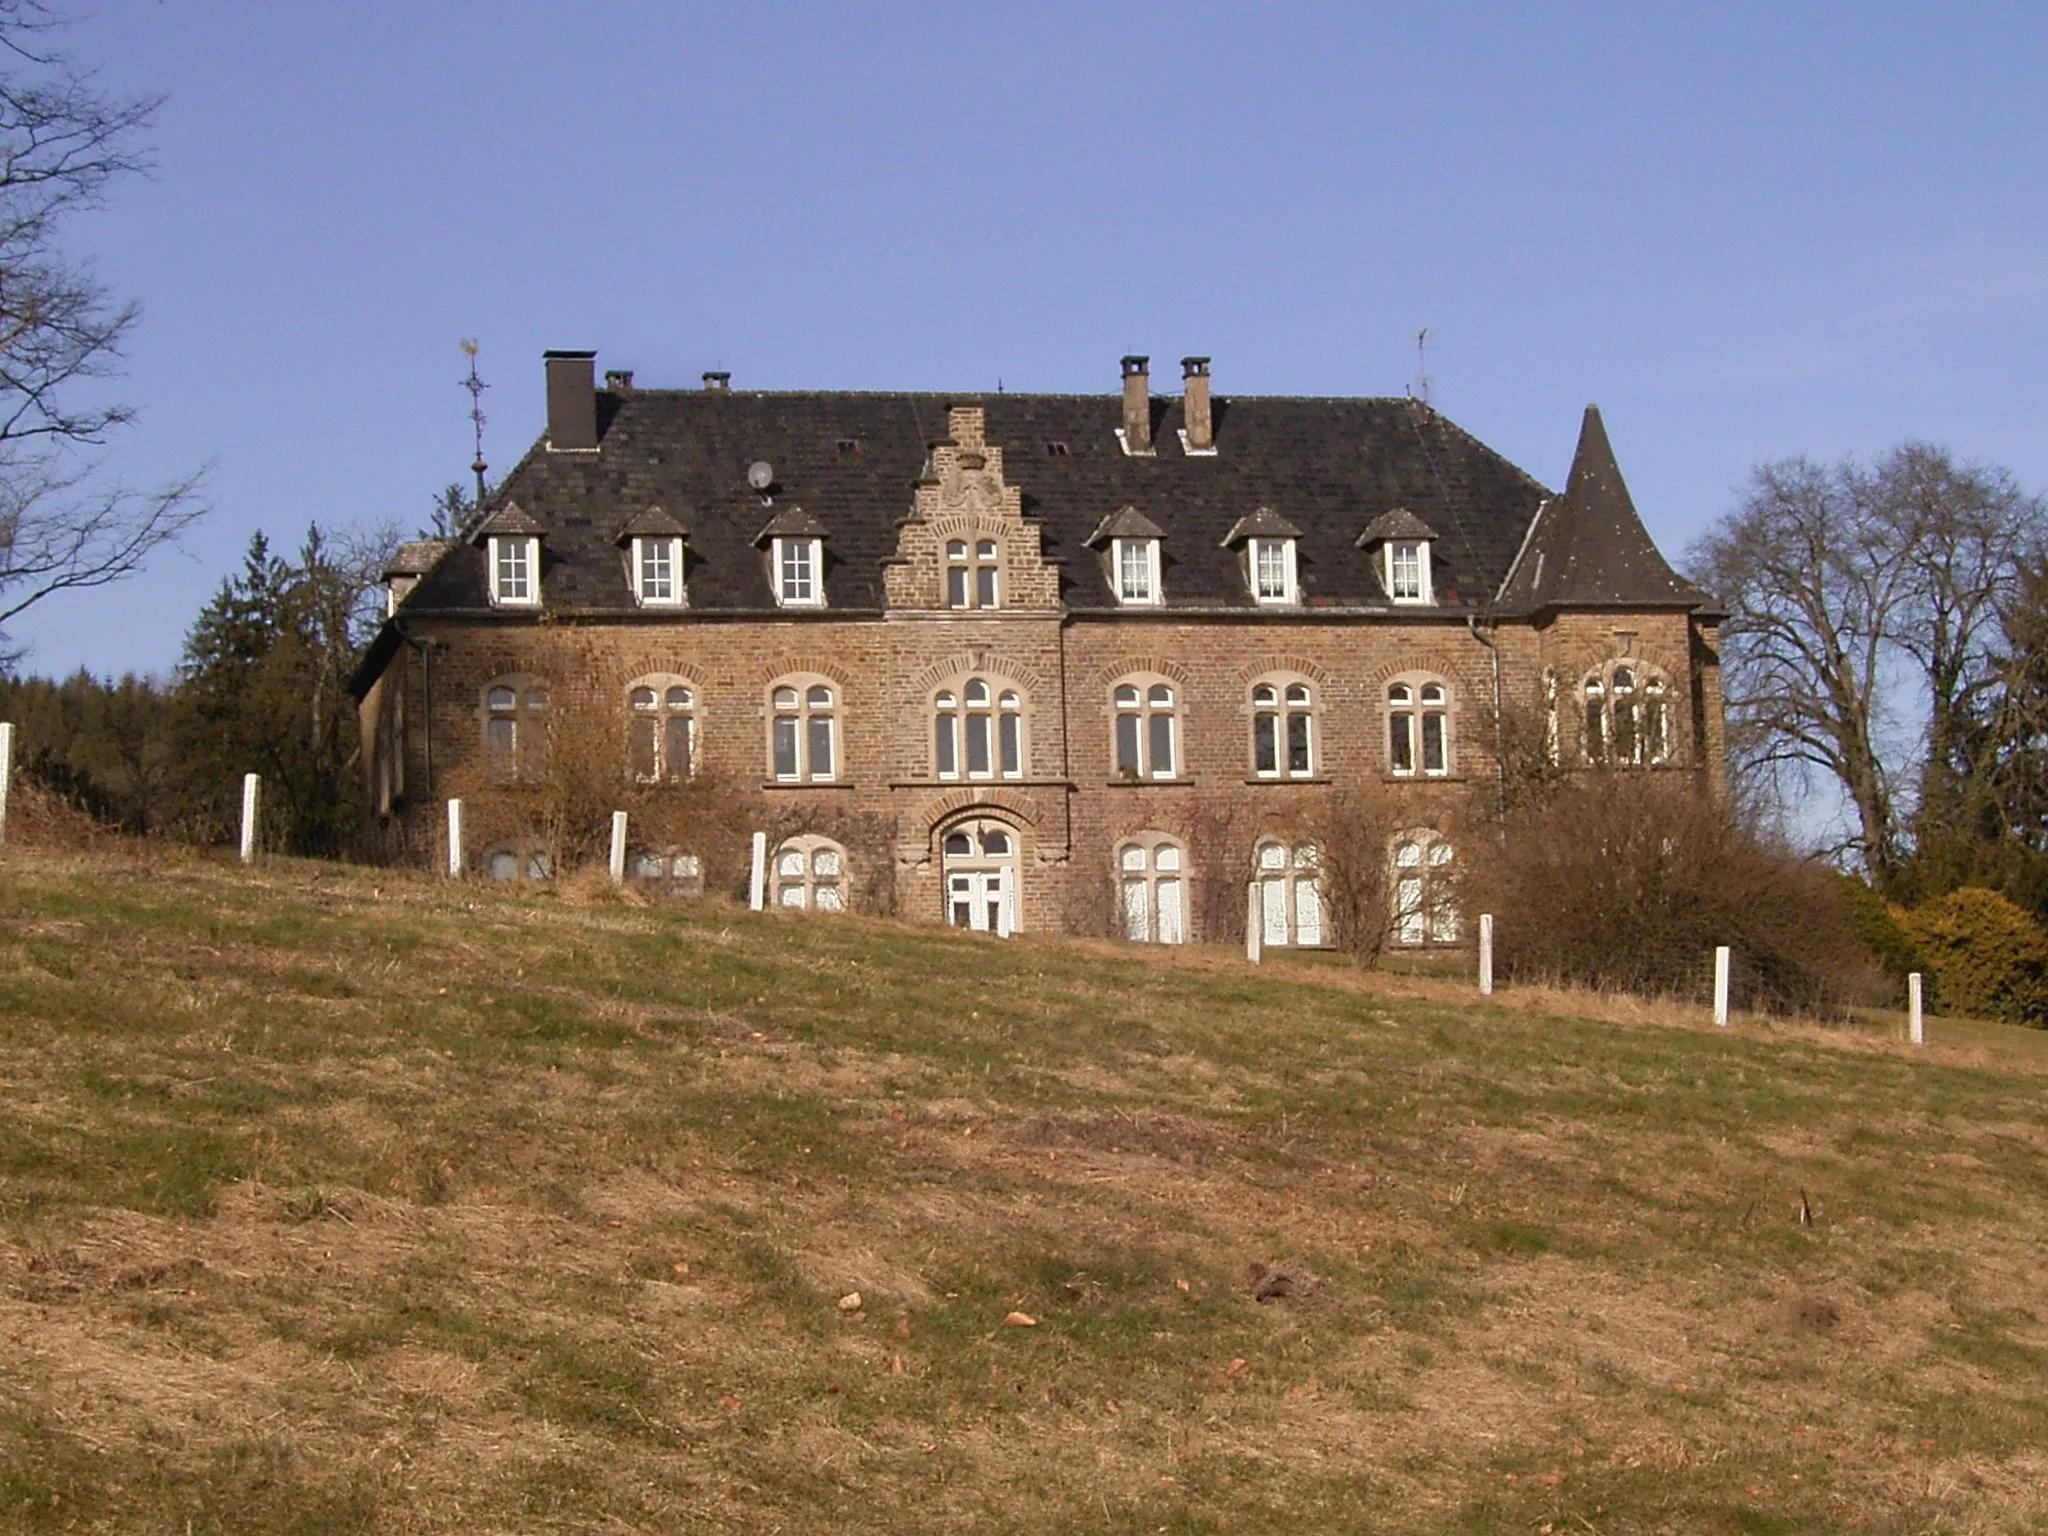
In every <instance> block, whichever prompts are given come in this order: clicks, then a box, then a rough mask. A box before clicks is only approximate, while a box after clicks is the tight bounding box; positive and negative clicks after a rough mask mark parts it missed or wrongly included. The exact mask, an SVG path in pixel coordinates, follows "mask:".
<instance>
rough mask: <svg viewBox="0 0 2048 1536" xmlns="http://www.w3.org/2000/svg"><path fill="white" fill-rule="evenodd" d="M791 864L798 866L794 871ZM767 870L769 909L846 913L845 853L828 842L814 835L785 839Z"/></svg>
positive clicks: (824, 838) (828, 840)
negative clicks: (792, 899)
mask: <svg viewBox="0 0 2048 1536" xmlns="http://www.w3.org/2000/svg"><path fill="white" fill-rule="evenodd" d="M792 863H794V864H795V865H796V866H797V867H796V868H795V869H793V870H792V869H791V868H789V866H790V865H791V864H792ZM768 869H769V880H770V890H769V894H770V898H771V899H770V902H769V905H771V906H773V907H776V908H778V909H780V908H784V907H787V908H789V909H790V910H792V911H798V912H844V911H845V910H846V885H847V878H846V850H845V849H844V848H843V847H841V846H840V845H839V844H838V843H835V842H833V841H832V839H831V838H829V837H820V836H818V835H817V834H816V833H806V834H804V835H802V836H799V837H792V838H786V839H785V840H784V841H782V842H781V843H779V844H777V845H776V848H775V853H774V855H773V857H771V858H770V860H769V862H768ZM791 896H795V897H796V898H797V899H796V900H795V901H791V900H790V899H789V898H790V897H791Z"/></svg>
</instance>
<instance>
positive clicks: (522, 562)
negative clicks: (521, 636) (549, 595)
mask: <svg viewBox="0 0 2048 1536" xmlns="http://www.w3.org/2000/svg"><path fill="white" fill-rule="evenodd" d="M544 532H546V530H545V529H544V528H542V527H541V525H540V524H539V523H537V522H535V521H534V520H533V519H532V518H530V517H528V516H527V515H526V514H525V513H524V512H522V511H521V510H520V509H519V504H518V503H517V502H513V501H508V502H506V503H505V504H504V505H503V506H502V507H500V508H498V510H497V511H495V512H493V513H492V514H491V515H490V516H489V517H487V518H485V519H484V521H483V525H482V526H481V527H479V528H478V529H477V530H476V534H475V535H473V536H474V537H480V538H482V540H483V544H484V580H485V582H486V583H488V586H489V591H490V594H491V605H492V606H493V607H496V608H538V607H539V606H540V540H541V535H542V534H543V533H544Z"/></svg>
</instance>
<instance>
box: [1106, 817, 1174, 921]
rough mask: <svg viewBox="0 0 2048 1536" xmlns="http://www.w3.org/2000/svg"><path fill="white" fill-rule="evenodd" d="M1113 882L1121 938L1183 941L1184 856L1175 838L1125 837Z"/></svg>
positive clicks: (1118, 850) (1153, 834) (1145, 834)
mask: <svg viewBox="0 0 2048 1536" xmlns="http://www.w3.org/2000/svg"><path fill="white" fill-rule="evenodd" d="M1116 881H1117V907H1118V911H1119V913H1120V915H1121V918H1122V922H1123V930H1124V938H1125V939H1127V940H1129V941H1130V942H1131V943H1133V944H1185V943H1186V942H1187V938H1188V926H1187V925H1188V855H1187V849H1186V848H1185V847H1183V846H1182V845H1181V843H1180V841H1179V840H1178V839H1176V838H1172V837H1167V836H1165V835H1164V834H1162V833H1157V832H1140V833H1138V834H1137V835H1136V836H1134V837H1127V838H1125V839H1124V840H1123V841H1122V842H1120V843H1118V844H1117V848H1116Z"/></svg>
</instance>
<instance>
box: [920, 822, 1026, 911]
mask: <svg viewBox="0 0 2048 1536" xmlns="http://www.w3.org/2000/svg"><path fill="white" fill-rule="evenodd" d="M939 865H940V873H941V878H942V879H943V880H944V881H945V901H946V921H947V922H948V923H950V924H952V925H953V926H954V927H955V928H970V929H972V930H974V931H975V932H976V933H993V934H995V935H997V936H998V937H1000V938H1008V937H1009V936H1010V935H1011V934H1012V933H1015V932H1016V931H1017V834H1016V833H1015V832H1013V831H1012V830H1011V829H1010V828H1009V827H1006V826H1004V825H1003V824H1002V823H1001V822H998V821H967V822H961V823H960V824H958V825H957V826H953V827H949V828H947V829H946V833H945V836H944V837H943V838H941V839H940V843H939Z"/></svg>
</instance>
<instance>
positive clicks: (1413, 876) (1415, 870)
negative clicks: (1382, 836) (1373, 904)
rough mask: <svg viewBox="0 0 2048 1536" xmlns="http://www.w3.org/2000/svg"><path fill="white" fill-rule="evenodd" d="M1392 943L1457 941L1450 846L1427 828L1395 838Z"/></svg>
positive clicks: (1454, 892) (1454, 889)
mask: <svg viewBox="0 0 2048 1536" xmlns="http://www.w3.org/2000/svg"><path fill="white" fill-rule="evenodd" d="M1393 861H1394V942H1395V943H1396V944H1403V945H1417V944H1455V943H1457V942H1458V906H1457V891H1456V888H1455V886H1454V884H1453V881H1452V873H1451V845H1450V843H1449V842H1448V841H1446V840H1445V839H1444V838H1443V837H1442V836H1440V835H1439V834H1437V833H1435V832H1432V831H1430V830H1429V829H1428V828H1426V827H1421V828H1417V829H1416V830H1415V831H1412V832H1404V833H1402V834H1401V835H1400V836H1399V837H1397V838H1395V839H1394V852H1393Z"/></svg>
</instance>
